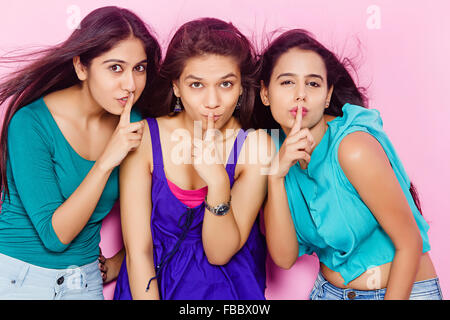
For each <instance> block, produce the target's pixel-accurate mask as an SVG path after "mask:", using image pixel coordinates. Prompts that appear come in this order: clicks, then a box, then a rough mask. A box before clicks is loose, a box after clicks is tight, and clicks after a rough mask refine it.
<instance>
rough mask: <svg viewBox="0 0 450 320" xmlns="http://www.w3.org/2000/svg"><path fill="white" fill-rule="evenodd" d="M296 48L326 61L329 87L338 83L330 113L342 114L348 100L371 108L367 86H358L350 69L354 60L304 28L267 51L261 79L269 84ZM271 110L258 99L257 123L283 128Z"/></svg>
mask: <svg viewBox="0 0 450 320" xmlns="http://www.w3.org/2000/svg"><path fill="white" fill-rule="evenodd" d="M292 48H299V49H303V50H310V51H314V52H315V53H317V54H318V55H319V56H320V57H321V58H322V60H323V61H324V63H325V67H326V70H327V85H328V88H330V87H331V86H334V89H333V94H332V96H331V100H330V106H329V107H328V108H327V109H325V113H326V114H329V115H333V116H342V107H343V105H344V104H345V103H351V104H355V105H359V106H362V107H367V97H366V95H365V89H364V88H362V87H357V86H356V84H355V82H354V81H353V78H352V76H351V75H350V73H349V71H348V69H347V68H354V67H353V64H352V62H351V61H350V59H347V58H344V59H343V60H342V61H340V60H339V59H338V58H337V57H336V55H335V54H334V53H333V52H331V51H330V50H328V49H327V48H326V47H325V46H323V45H322V44H321V43H320V42H318V41H317V40H316V39H314V37H313V35H312V34H311V33H309V32H308V31H306V30H303V29H292V30H289V31H286V32H284V33H283V34H281V35H280V36H279V37H277V38H276V39H275V40H274V41H273V42H272V43H270V45H269V46H268V47H267V48H266V49H265V50H264V51H263V53H262V55H261V58H260V61H259V63H260V67H261V69H260V77H259V78H260V80H262V81H263V83H264V85H265V86H266V87H268V86H269V83H270V77H271V76H272V71H273V68H274V67H275V65H276V63H277V61H278V59H279V58H280V56H281V55H283V54H284V53H285V52H287V51H288V50H289V49H292ZM268 109H269V108H267V107H264V106H263V105H262V103H261V101H258V105H257V112H256V114H255V117H256V119H257V120H256V121H257V123H258V124H259V125H260V126H261V127H264V128H280V126H279V124H278V123H276V121H275V120H274V119H273V117H272V114H271V113H270V110H268Z"/></svg>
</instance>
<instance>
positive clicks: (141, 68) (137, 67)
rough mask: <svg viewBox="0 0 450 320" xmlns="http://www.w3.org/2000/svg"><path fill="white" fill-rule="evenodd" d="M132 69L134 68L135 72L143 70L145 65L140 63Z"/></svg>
mask: <svg viewBox="0 0 450 320" xmlns="http://www.w3.org/2000/svg"><path fill="white" fill-rule="evenodd" d="M134 70H136V71H137V72H144V71H145V70H146V67H145V66H144V65H142V64H140V65H138V66H136V67H134Z"/></svg>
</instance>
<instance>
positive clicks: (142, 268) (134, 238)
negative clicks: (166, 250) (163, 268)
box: [120, 123, 159, 299]
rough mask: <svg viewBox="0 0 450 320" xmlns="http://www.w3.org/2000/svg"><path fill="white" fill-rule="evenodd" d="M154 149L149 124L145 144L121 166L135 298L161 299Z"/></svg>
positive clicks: (126, 240) (123, 210) (123, 212)
mask: <svg viewBox="0 0 450 320" xmlns="http://www.w3.org/2000/svg"><path fill="white" fill-rule="evenodd" d="M151 163H152V148H151V140H150V134H149V129H148V124H147V123H145V126H144V133H143V138H142V143H141V145H140V146H139V148H138V149H137V150H136V151H134V152H132V153H130V154H129V155H128V157H127V158H126V159H125V160H124V161H123V163H122V165H121V166H120V212H121V222H122V233H123V241H124V245H125V250H126V263H127V269H128V278H129V283H130V289H131V294H132V296H133V299H159V290H158V282H157V280H156V279H155V280H153V281H152V282H151V285H150V287H149V290H148V291H147V292H146V288H147V283H148V281H149V280H150V279H151V278H152V277H154V276H155V274H156V273H155V265H154V262H153V239H152V234H151V229H150V222H151V211H152V203H151V179H152V174H151Z"/></svg>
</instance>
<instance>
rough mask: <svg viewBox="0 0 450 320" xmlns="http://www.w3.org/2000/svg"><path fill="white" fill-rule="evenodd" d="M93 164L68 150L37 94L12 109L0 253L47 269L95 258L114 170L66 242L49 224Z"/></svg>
mask: <svg viewBox="0 0 450 320" xmlns="http://www.w3.org/2000/svg"><path fill="white" fill-rule="evenodd" d="M62 107H63V106H62ZM133 119H136V115H134V116H133ZM134 121H135V120H134ZM94 163H95V161H89V160H86V159H84V158H82V157H81V156H80V155H79V154H77V153H76V152H75V150H74V149H72V147H71V146H70V144H69V143H68V141H67V140H66V139H65V137H64V136H63V134H62V132H61V131H60V129H59V127H58V125H57V124H56V122H55V120H54V119H53V116H52V115H51V113H50V111H49V109H48V108H47V106H46V105H45V103H44V100H43V99H42V98H40V99H38V100H36V101H34V102H32V103H30V104H29V105H27V106H25V107H23V108H21V109H20V110H19V111H17V112H16V114H15V115H14V116H13V118H12V120H11V122H10V125H9V129H8V160H7V173H6V174H7V180H8V187H9V192H10V199H9V200H8V199H6V200H4V202H3V204H2V210H1V214H0V253H2V254H5V255H7V256H10V257H13V258H16V259H19V260H22V261H25V262H28V263H31V264H34V265H37V266H40V267H44V268H51V269H64V268H67V267H69V266H82V265H85V264H87V263H91V262H93V261H95V260H96V259H97V258H98V255H99V243H100V228H101V225H102V220H103V218H105V216H106V215H107V214H108V213H109V211H110V210H111V208H112V206H113V205H114V203H115V202H116V200H117V199H118V197H119V182H118V168H115V169H114V170H113V172H112V173H111V175H110V177H109V179H108V182H107V183H106V186H105V189H104V191H103V193H102V196H101V198H100V200H99V202H98V205H97V207H96V208H95V210H94V212H93V213H92V216H91V218H90V219H89V221H88V223H87V224H86V226H85V227H84V229H83V230H82V231H81V232H80V233H79V234H78V236H77V237H76V238H75V239H74V240H73V241H72V242H71V243H69V244H63V243H61V241H60V240H59V239H58V237H57V235H56V233H55V230H54V229H53V227H52V216H53V212H54V211H55V210H56V209H57V208H58V207H59V206H60V205H61V204H62V203H63V202H64V201H65V200H66V199H67V198H68V197H69V196H70V195H71V194H72V193H73V192H74V191H75V189H76V188H77V187H78V186H79V184H80V183H81V182H82V181H83V179H84V177H85V176H86V175H87V173H88V172H89V171H90V170H91V168H92V166H93V165H94ZM3 199H5V198H4V197H3Z"/></svg>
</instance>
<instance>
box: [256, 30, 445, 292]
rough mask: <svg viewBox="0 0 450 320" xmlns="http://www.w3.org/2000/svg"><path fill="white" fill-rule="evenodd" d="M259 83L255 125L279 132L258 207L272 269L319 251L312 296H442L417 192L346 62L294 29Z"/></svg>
mask: <svg viewBox="0 0 450 320" xmlns="http://www.w3.org/2000/svg"><path fill="white" fill-rule="evenodd" d="M261 79H262V80H261V100H262V103H263V105H262V106H260V109H259V111H260V120H261V121H262V123H261V124H262V125H263V126H265V127H266V128H274V129H276V128H281V129H282V130H280V131H281V132H280V134H279V137H280V139H279V141H278V140H277V139H276V135H274V134H276V133H278V131H272V136H273V138H274V140H275V143H277V142H279V143H278V146H277V148H278V155H277V157H275V159H274V161H273V162H272V168H271V174H270V176H269V182H268V199H267V202H266V205H265V210H264V212H265V224H266V237H267V245H268V249H269V252H270V254H271V256H272V258H273V260H274V262H275V263H276V264H277V265H278V266H280V267H282V268H290V267H291V266H292V265H293V264H294V263H295V261H296V259H297V257H298V256H301V255H303V254H305V253H306V254H312V253H316V254H317V256H318V258H319V260H320V273H319V275H318V278H317V280H316V283H315V284H314V288H313V290H312V292H311V299H408V298H410V299H441V298H442V295H441V292H440V287H439V282H438V279H437V277H436V272H435V270H434V267H433V264H432V262H431V259H430V257H429V255H428V253H427V252H428V251H429V250H430V244H429V240H428V236H427V230H428V228H429V226H428V225H427V223H426V222H425V220H424V218H423V217H422V215H421V213H420V211H419V209H418V208H420V206H419V205H418V204H419V203H418V200H417V196H416V193H415V189H414V187H413V186H412V185H411V182H410V181H409V178H408V176H407V175H406V172H405V170H404V168H403V166H402V164H401V162H400V160H399V158H398V156H397V154H396V152H395V150H394V148H393V146H392V144H391V142H390V141H389V139H388V137H387V136H386V134H385V133H384V131H383V129H382V121H381V118H380V115H379V112H378V111H376V110H368V109H366V108H364V107H361V106H364V104H365V97H364V95H363V94H362V93H361V90H360V89H359V88H357V87H356V85H355V83H354V82H353V80H352V78H351V76H350V75H349V73H348V71H347V70H346V68H345V66H344V64H343V63H341V62H339V60H338V59H337V58H336V57H335V55H334V54H333V53H332V52H330V51H329V50H327V49H326V48H325V47H324V46H323V45H321V44H320V43H318V42H317V41H316V40H315V39H314V38H313V37H312V36H311V35H310V34H309V33H308V32H306V31H304V30H298V29H296V30H291V31H288V32H286V33H284V34H282V35H281V36H279V37H278V38H277V39H276V40H274V41H273V42H272V43H271V44H270V45H269V47H268V48H267V49H266V50H265V51H264V54H263V56H262V71H261Z"/></svg>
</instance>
